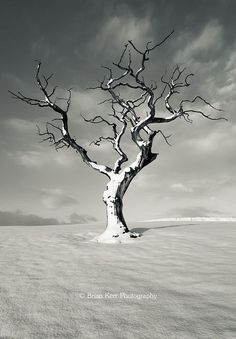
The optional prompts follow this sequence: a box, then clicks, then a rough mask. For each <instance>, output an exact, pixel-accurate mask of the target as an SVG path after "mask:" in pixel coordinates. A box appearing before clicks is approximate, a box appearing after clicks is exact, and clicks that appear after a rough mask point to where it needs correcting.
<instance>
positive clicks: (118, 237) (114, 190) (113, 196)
mask: <svg viewBox="0 0 236 339" xmlns="http://www.w3.org/2000/svg"><path fill="white" fill-rule="evenodd" d="M133 177H134V176H132V175H131V174H130V173H128V174H127V173H125V175H120V174H115V175H114V176H113V177H112V179H111V180H110V181H109V182H108V184H107V187H106V190H105V191H104V193H103V201H104V203H105V205H106V214H107V227H106V230H105V231H104V232H103V233H102V234H101V235H100V236H98V237H97V238H96V240H97V241H98V242H123V241H125V240H126V239H128V238H137V237H139V236H140V235H139V234H137V233H135V232H130V230H129V229H128V226H127V224H126V222H125V219H124V216H123V196H124V194H125V192H126V190H127V188H128V186H129V184H130V182H131V180H132V179H133Z"/></svg>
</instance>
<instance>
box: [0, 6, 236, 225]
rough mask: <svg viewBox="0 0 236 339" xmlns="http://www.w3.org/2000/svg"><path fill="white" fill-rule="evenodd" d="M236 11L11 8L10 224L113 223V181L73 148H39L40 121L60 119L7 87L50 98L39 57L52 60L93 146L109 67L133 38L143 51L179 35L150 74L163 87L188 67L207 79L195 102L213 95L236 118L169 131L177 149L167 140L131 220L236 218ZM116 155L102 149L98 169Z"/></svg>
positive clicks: (131, 205) (4, 85)
mask: <svg viewBox="0 0 236 339" xmlns="http://www.w3.org/2000/svg"><path fill="white" fill-rule="evenodd" d="M235 13H236V2H235V1H234V0H222V1H221V0H212V1H211V0H208V1H207V0H205V1H203V0H198V1H194V0H192V1H189V0H185V1H181V0H178V1H174V0H169V1H159V0H156V1H148V0H146V1H139V0H137V1H134V0H130V1H128V0H126V1H124V0H119V1H115V0H99V1H98V0H96V1H92V0H87V1H82V0H76V1H75V0H68V1H61V0H57V1H55V0H51V1H46V0H41V1H34V0H33V1H32V0H21V1H18V0H2V1H1V13H0V16H1V18H0V26H1V27H0V35H1V53H0V59H1V61H0V68H1V69H0V72H1V73H0V79H1V82H0V86H1V90H0V95H1V110H0V117H1V125H0V171H1V172H0V224H3V223H5V224H7V223H9V224H11V223H17V220H18V221H19V224H24V222H25V223H26V224H27V225H28V224H30V223H32V224H35V223H36V224H37V223H40V224H43V223H55V222H56V221H57V220H58V221H62V220H65V221H67V222H86V221H88V222H90V221H94V220H98V221H104V220H105V209H104V207H105V206H103V202H102V200H101V196H102V192H103V190H104V188H105V185H106V180H107V179H106V177H103V176H102V175H100V174H98V173H96V172H94V171H93V170H91V169H90V168H88V167H87V166H86V165H85V164H83V162H82V161H81V159H80V158H79V157H78V155H76V154H74V153H73V151H70V150H62V151H60V152H58V153H57V152H56V151H55V150H54V149H53V148H52V147H49V145H48V144H46V143H39V141H40V139H39V137H38V136H37V135H36V128H35V125H36V124H37V123H38V124H40V125H41V126H43V122H45V121H47V120H49V117H51V112H50V111H48V110H46V109H44V110H40V109H37V108H34V107H30V106H27V105H26V104H24V103H22V102H19V101H16V100H13V99H11V97H10V95H9V94H8V92H7V90H8V89H11V90H12V91H17V90H21V91H22V92H24V93H25V94H26V95H32V96H39V95H40V93H39V91H38V90H37V87H36V85H35V80H34V70H35V62H34V60H35V59H40V60H41V61H42V63H43V68H44V71H45V73H51V72H53V73H55V77H54V78H53V79H52V84H57V85H59V86H60V88H61V89H62V90H66V89H68V88H70V87H73V93H72V94H73V99H72V100H73V101H72V107H71V112H70V117H71V125H72V130H73V134H74V135H76V137H77V140H80V142H81V143H82V144H83V145H88V144H89V141H90V140H93V139H94V138H95V137H96V136H97V135H98V129H97V126H96V128H94V129H91V128H93V126H88V125H86V126H84V123H83V122H82V120H81V116H80V114H84V115H86V116H88V117H92V116H93V115H94V114H96V113H97V112H101V109H103V108H101V106H98V105H97V103H98V101H99V99H100V96H99V93H97V92H94V91H92V92H91V91H88V90H86V88H87V87H89V86H94V85H96V81H97V80H98V79H100V78H102V76H103V72H104V70H102V69H101V67H100V66H101V65H111V64H112V61H114V60H116V59H117V57H118V56H119V54H120V53H121V51H122V49H123V46H124V44H125V43H126V41H127V40H128V39H132V40H133V41H134V42H135V43H136V45H137V46H138V47H140V48H142V47H143V46H144V44H145V43H146V42H147V41H150V40H152V41H154V42H158V41H160V39H161V38H163V36H165V35H166V34H168V33H169V32H170V31H171V30H172V29H174V30H175V34H174V36H173V37H172V38H171V39H170V40H168V41H167V42H166V44H165V45H163V46H162V47H161V48H160V49H159V50H157V51H156V52H154V53H153V54H152V57H151V60H150V64H149V70H148V71H147V73H146V76H147V78H149V79H150V80H155V79H156V80H159V79H160V75H161V74H162V73H163V72H164V71H165V70H167V71H168V70H169V71H171V70H172V69H173V67H174V66H175V65H176V64H177V63H178V64H180V65H184V66H186V67H187V69H188V70H189V71H190V72H193V73H194V74H195V76H194V77H193V78H192V79H191V83H192V87H191V90H190V91H188V92H187V93H183V98H186V95H188V97H189V98H193V96H195V95H197V94H200V95H203V96H204V97H206V98H207V99H209V100H210V101H211V102H212V103H213V104H215V105H216V106H218V107H221V108H223V109H224V111H225V112H224V113H222V114H223V115H224V116H225V115H226V116H227V118H228V122H224V121H208V120H206V119H203V118H201V117H199V116H195V117H194V118H195V119H194V120H195V121H194V123H193V124H187V123H185V122H184V121H182V120H180V121H177V122H173V123H171V124H168V126H167V127H165V132H167V133H169V134H172V137H171V143H172V145H173V146H172V147H169V146H168V145H166V144H165V143H164V141H163V140H162V139H158V140H157V141H156V143H155V146H154V148H155V150H156V151H157V152H159V153H160V155H159V157H158V159H157V161H156V162H153V163H152V164H151V165H150V166H149V167H147V168H146V169H145V170H143V171H142V172H141V173H139V175H138V177H137V179H135V180H134V181H133V183H132V184H131V186H130V188H129V190H128V192H127V194H126V196H125V215H126V218H127V219H128V220H131V221H132V220H145V219H154V218H157V217H168V216H170V217H173V216H212V215H215V216H230V215H235V214H236V213H235V202H236V176H235V175H236V174H235V173H236V156H235V154H236V143H235V140H236V139H235V138H236V114H235V107H236V91H235V89H236V84H235V76H236V40H235V30H236V22H235ZM61 93H63V92H60V94H61ZM99 110H100V111H99ZM206 112H207V113H208V112H209V109H207V110H206ZM212 113H213V114H217V113H214V112H212ZM95 151H97V152H96V153H95ZM111 152H112V151H110V149H109V147H108V146H107V145H103V146H102V147H101V148H100V149H99V148H97V149H95V148H94V147H91V154H93V156H94V157H96V159H97V161H98V162H102V161H107V162H108V163H109V160H110V159H111V158H112V153H111ZM105 159H106V160H105Z"/></svg>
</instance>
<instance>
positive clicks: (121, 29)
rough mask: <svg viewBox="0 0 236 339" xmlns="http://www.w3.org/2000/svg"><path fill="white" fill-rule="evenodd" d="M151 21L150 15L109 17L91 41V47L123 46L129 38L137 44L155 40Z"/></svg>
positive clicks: (106, 48)
mask: <svg viewBox="0 0 236 339" xmlns="http://www.w3.org/2000/svg"><path fill="white" fill-rule="evenodd" d="M150 31H151V22H150V19H149V18H148V17H143V18H141V19H140V18H136V17H134V16H131V15H123V16H115V17H112V18H111V19H109V20H108V21H107V22H106V23H105V24H104V25H103V27H102V29H101V30H100V31H99V32H98V33H97V35H96V37H95V39H94V40H93V41H92V43H91V48H93V49H94V46H96V48H97V50H98V51H103V52H104V50H106V51H107V52H109V53H111V52H112V50H114V48H115V49H117V48H119V49H120V48H121V46H123V45H124V44H125V43H126V42H127V41H128V40H133V41H134V42H135V44H137V45H138V46H139V44H140V43H141V44H143V43H146V42H147V41H149V40H153V39H152V36H151V33H150Z"/></svg>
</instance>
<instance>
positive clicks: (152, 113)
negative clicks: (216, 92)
mask: <svg viewBox="0 0 236 339" xmlns="http://www.w3.org/2000/svg"><path fill="white" fill-rule="evenodd" d="M172 34H173V31H172V32H171V33H170V34H169V35H167V36H166V37H165V38H164V39H163V40H162V41H160V42H159V43H158V44H152V43H151V42H148V43H147V44H146V46H145V48H144V50H140V49H139V48H137V46H136V45H135V44H134V43H133V42H132V41H131V40H130V41H128V43H127V44H126V45H125V47H124V50H123V52H122V53H121V56H120V57H119V59H118V61H117V62H113V64H112V67H104V69H105V70H106V76H105V77H104V79H103V80H102V81H101V82H99V85H98V86H96V87H94V88H93V89H98V90H100V91H102V92H104V93H105V94H107V98H106V99H105V100H104V101H103V103H108V104H109V105H110V113H109V114H108V115H107V116H106V117H104V116H103V115H97V116H95V117H93V118H88V117H83V118H84V121H85V122H89V123H91V124H105V125H107V126H108V127H110V129H111V134H112V135H111V136H103V135H101V136H100V137H99V139H98V140H96V141H92V143H94V144H95V145H97V146H99V145H100V144H101V142H109V143H111V145H112V147H113V149H114V151H115V152H116V153H117V160H116V161H115V163H114V165H113V166H107V165H103V164H98V163H97V162H96V161H95V160H93V159H91V157H90V156H89V155H88V151H87V150H86V149H85V148H84V147H83V146H82V145H81V144H80V142H79V141H78V140H77V139H75V138H74V137H72V136H71V132H70V124H69V119H68V112H69V109H70V104H71V94H72V90H71V89H69V90H68V98H67V99H66V107H63V105H58V103H57V101H56V96H55V92H56V90H57V86H55V87H52V88H51V87H50V85H49V81H50V79H51V78H52V75H50V76H48V77H46V76H45V75H43V74H42V73H41V62H38V64H37V71H36V81H37V83H38V86H39V89H40V91H41V93H42V95H43V97H42V98H39V99H35V98H31V97H27V96H25V95H24V94H22V93H21V92H18V93H13V92H11V91H10V93H11V94H12V95H13V98H15V99H19V100H21V101H24V102H26V103H27V104H29V105H32V106H39V107H42V108H49V109H51V110H53V111H54V112H56V113H57V114H58V117H57V118H55V119H53V120H52V121H51V122H46V129H45V130H44V131H41V130H40V129H39V128H38V133H39V135H40V136H41V137H42V138H43V141H49V142H50V143H52V144H53V145H54V146H55V148H56V149H57V150H58V149H61V148H64V147H67V148H72V149H73V150H75V151H76V153H77V154H78V155H79V156H80V157H81V158H82V159H83V161H84V162H85V163H86V164H87V165H88V166H90V167H91V168H93V169H94V170H96V171H98V172H99V173H102V174H104V175H105V176H107V177H108V180H109V181H108V184H107V187H106V189H105V192H104V194H103V201H104V203H105V204H106V213H107V227H106V230H105V231H104V233H103V234H101V235H100V236H99V237H97V240H98V241H101V242H110V241H111V242H113V241H114V242H122V241H123V240H124V239H127V238H129V237H132V238H136V237H138V236H139V234H136V233H134V232H131V231H130V230H129V228H128V226H127V224H126V222H125V218H124V216H123V197H124V194H125V192H126V191H127V189H128V187H129V185H130V183H131V182H132V180H133V179H134V178H135V176H136V175H137V174H138V173H139V172H140V171H141V170H142V169H143V168H144V167H145V166H147V165H149V164H151V163H152V162H153V161H154V160H156V158H157V156H158V153H154V152H153V151H152V146H153V141H154V138H155V137H156V136H157V135H160V136H161V137H162V138H163V139H164V141H165V142H166V143H167V144H169V136H166V135H165V134H164V133H163V131H162V130H161V126H163V124H167V123H171V122H173V121H175V120H176V119H182V120H183V121H184V122H188V123H191V122H192V117H193V115H194V114H198V115H201V116H203V117H204V118H207V119H210V120H220V119H225V118H222V117H212V116H211V115H209V114H206V113H204V111H203V110H202V109H199V108H198V107H199V103H200V105H201V107H202V105H205V106H206V107H208V108H210V109H212V110H216V111H221V110H220V109H218V108H216V107H214V106H213V105H212V104H211V103H210V102H208V101H207V100H206V99H204V98H203V97H202V96H195V97H194V98H193V99H182V98H181V99H179V100H178V99H177V98H178V97H179V95H180V93H181V91H182V90H183V89H184V88H186V87H189V86H190V82H189V81H190V78H191V77H192V76H193V74H192V73H187V72H186V69H185V68H180V67H179V66H178V65H177V66H176V67H175V68H174V70H173V72H171V74H170V75H169V76H167V75H166V74H165V75H163V76H162V77H161V84H162V87H161V88H160V90H159V88H158V87H157V85H156V83H153V82H150V81H147V80H146V79H145V78H144V74H145V70H146V67H147V63H148V61H149V58H150V55H151V54H152V52H153V51H154V50H156V49H157V48H158V47H160V46H161V45H162V44H163V43H164V42H165V41H166V40H167V39H168V38H169V37H170V36H171V35H172ZM134 54H135V57H136V58H135V60H139V61H135V62H134V58H133V55H134ZM127 95H128V96H129V97H128V98H127ZM173 97H175V100H172V99H173ZM161 101H162V103H163V104H164V107H165V112H163V110H162V111H161V112H160V111H158V109H157V104H159V102H161ZM173 102H174V103H173ZM127 135H128V136H129V137H130V139H129V140H130V142H131V143H133V144H135V145H136V148H137V155H136V159H135V160H134V161H129V156H128V152H127V151H126V150H125V143H123V140H124V138H125V136H127ZM78 139H79V138H78Z"/></svg>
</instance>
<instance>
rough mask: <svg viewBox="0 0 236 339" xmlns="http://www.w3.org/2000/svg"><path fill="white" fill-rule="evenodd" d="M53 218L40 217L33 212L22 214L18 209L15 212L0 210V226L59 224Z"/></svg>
mask: <svg viewBox="0 0 236 339" xmlns="http://www.w3.org/2000/svg"><path fill="white" fill-rule="evenodd" d="M59 224H60V222H59V221H58V220H57V219H55V218H42V217H40V216H38V215H35V214H24V213H23V212H22V211H20V210H18V211H15V212H5V211H0V226H40V225H59Z"/></svg>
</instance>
